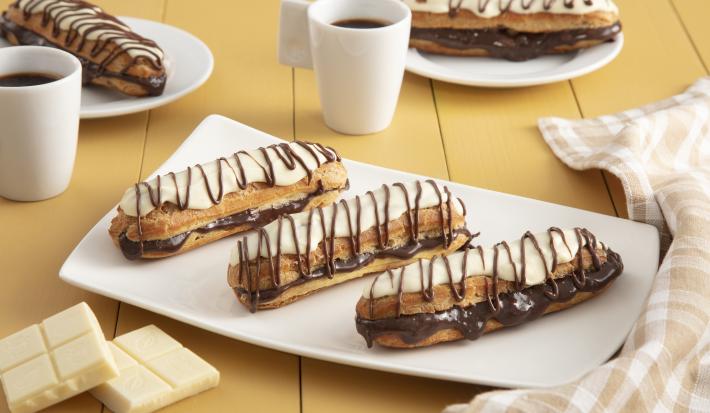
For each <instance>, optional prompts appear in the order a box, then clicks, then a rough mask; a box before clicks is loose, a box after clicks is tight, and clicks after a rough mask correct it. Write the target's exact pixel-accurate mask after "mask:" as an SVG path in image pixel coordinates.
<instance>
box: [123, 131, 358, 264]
mask: <svg viewBox="0 0 710 413" xmlns="http://www.w3.org/2000/svg"><path fill="white" fill-rule="evenodd" d="M295 146H297V147H299V148H302V151H301V154H299V153H298V152H297V151H295V150H294V147H295ZM256 153H259V154H260V155H261V157H260V159H257V157H256V154H255V152H251V153H250V152H247V151H244V150H241V151H238V152H236V153H234V154H233V155H232V156H231V157H229V158H227V157H220V158H218V159H217V160H216V161H214V163H215V165H216V169H215V172H214V174H213V175H214V176H210V174H209V173H207V172H206V171H205V168H206V165H200V164H198V165H195V166H192V167H188V168H187V169H186V170H185V171H184V172H183V174H184V175H185V179H184V181H185V182H184V183H182V182H180V181H181V180H182V179H178V175H176V174H175V173H174V172H169V173H168V174H166V175H164V176H160V175H158V176H156V177H155V178H154V179H153V180H152V181H144V182H139V183H137V184H135V185H134V186H133V194H134V205H135V211H133V213H131V214H130V215H134V216H135V219H136V229H137V234H138V240H131V239H129V238H128V237H127V236H126V234H125V232H124V233H122V234H120V235H119V246H120V247H121V250H122V251H123V253H124V255H125V256H126V258H128V259H137V258H140V257H142V256H143V254H144V253H145V252H146V251H160V252H174V251H177V250H179V249H180V248H181V247H182V245H183V244H184V242H185V241H186V240H187V238H188V237H189V235H190V234H191V233H192V232H198V233H207V232H210V231H215V230H222V229H229V228H233V227H236V226H239V225H243V224H252V225H253V226H261V225H264V224H267V223H269V222H271V221H273V220H274V219H276V217H277V216H279V215H281V214H284V213H292V212H298V211H300V210H302V209H303V208H305V207H306V205H308V202H309V201H310V200H311V199H313V198H314V197H316V196H318V195H321V194H323V193H325V192H326V191H325V190H324V188H323V186H322V184H321V183H320V182H319V183H318V188H317V189H316V190H315V191H313V192H312V193H310V194H308V195H306V196H305V197H303V198H301V199H297V200H293V201H287V202H284V203H282V204H280V205H276V206H274V207H271V208H263V209H248V210H244V211H240V212H237V213H235V214H232V215H229V216H226V217H220V218H217V219H216V220H214V221H212V222H210V223H208V224H206V225H204V226H202V227H200V228H196V229H194V230H190V231H187V232H182V233H180V234H175V235H174V236H172V237H169V238H167V239H160V240H144V237H143V226H142V217H143V216H144V215H145V214H147V213H149V212H151V211H152V210H153V209H158V208H162V207H163V206H164V204H165V203H170V204H172V205H174V207H177V209H178V210H180V211H184V210H187V209H190V208H191V207H192V205H191V201H192V198H193V195H194V192H193V191H194V190H197V189H196V188H194V186H195V185H196V182H199V181H201V182H202V183H203V185H204V186H203V190H204V193H205V194H206V196H207V199H208V200H209V202H210V204H211V205H213V206H214V205H219V204H220V203H221V202H222V200H223V199H224V197H225V196H226V195H227V194H228V193H229V192H234V191H228V190H227V189H226V188H225V180H226V179H227V175H229V176H230V177H233V178H234V182H235V184H236V185H235V188H234V190H237V189H239V190H244V189H246V188H247V187H248V186H249V184H251V183H252V180H250V178H249V176H251V175H252V174H253V173H254V169H257V170H258V171H259V172H260V175H261V181H263V182H264V183H265V184H266V185H267V186H268V187H274V186H276V185H277V182H278V180H279V175H278V173H277V171H278V169H277V168H276V167H275V162H278V163H279V164H280V165H281V166H282V167H283V169H285V170H286V171H294V170H296V169H297V168H299V169H300V170H302V171H303V174H304V175H305V177H306V178H307V182H308V183H309V184H310V182H311V180H312V179H313V170H314V169H315V168H312V167H310V166H309V165H314V166H315V167H316V168H317V167H320V166H321V165H322V164H324V163H328V162H339V161H340V160H341V159H340V155H338V153H337V152H336V151H335V150H334V149H332V148H329V147H328V148H327V147H325V146H323V145H321V144H318V143H307V142H302V141H296V142H293V143H280V144H274V145H270V146H267V147H262V148H258V149H257V150H256ZM303 154H307V155H303ZM304 156H307V157H308V158H309V159H308V160H306V158H305V157H304ZM321 159H323V160H324V161H323V160H321ZM246 161H249V162H250V165H251V166H252V168H251V169H252V170H248V168H247V167H246V166H245V162H246ZM196 175H197V176H196ZM166 180H167V182H169V184H168V185H167V186H165V185H164V184H165V181H166ZM211 182H213V183H214V182H216V185H214V186H213V183H211ZM345 186H346V187H347V186H348V184H347V182H346V185H345ZM342 189H345V188H338V190H342ZM163 191H170V193H171V194H174V199H172V198H171V199H170V200H167V199H165V196H164V194H163ZM146 197H147V200H148V202H149V203H148V204H147V205H149V206H151V207H152V208H151V209H150V210H148V211H146V210H145V208H142V205H143V204H144V199H146ZM124 198H125V196H124ZM122 202H125V201H122ZM200 209H204V208H200Z"/></svg>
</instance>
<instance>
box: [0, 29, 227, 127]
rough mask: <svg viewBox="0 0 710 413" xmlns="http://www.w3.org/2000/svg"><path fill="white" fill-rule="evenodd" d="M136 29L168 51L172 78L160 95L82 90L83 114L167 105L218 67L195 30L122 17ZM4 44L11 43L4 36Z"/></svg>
mask: <svg viewBox="0 0 710 413" xmlns="http://www.w3.org/2000/svg"><path fill="white" fill-rule="evenodd" d="M120 19H121V20H123V21H124V22H125V23H126V24H127V25H129V26H130V27H131V29H133V30H134V31H135V32H136V33H138V34H140V35H141V36H143V37H146V38H148V39H151V40H155V41H156V42H157V43H158V45H159V46H160V47H161V48H162V49H163V51H164V52H165V60H166V70H167V72H168V80H167V83H166V85H165V91H164V92H163V94H162V95H160V96H151V97H141V98H136V97H131V96H126V95H124V94H122V93H119V92H116V91H113V90H109V89H106V88H103V87H100V86H93V85H89V86H84V87H83V89H82V91H81V118H82V119H90V118H105V117H111V116H119V115H127V114H129V113H136V112H142V111H144V110H148V109H154V108H157V107H159V106H163V105H167V104H168V103H171V102H173V101H175V100H177V99H179V98H181V97H183V96H185V95H187V94H188V93H190V92H192V91H193V90H195V89H197V88H198V87H200V86H201V85H202V84H203V83H205V82H206V81H207V79H209V77H210V75H211V74H212V68H213V67H214V58H213V57H212V52H211V51H210V49H209V48H208V47H207V45H206V44H204V43H203V42H202V41H201V40H200V39H198V38H197V37H195V36H193V35H192V34H190V33H188V32H186V31H184V30H182V29H178V28H177V27H173V26H169V25H167V24H163V23H158V22H154V21H151V20H144V19H137V18H134V17H120ZM0 47H10V44H9V43H8V42H7V41H5V39H2V38H0Z"/></svg>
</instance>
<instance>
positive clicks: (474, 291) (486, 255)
mask: <svg viewBox="0 0 710 413" xmlns="http://www.w3.org/2000/svg"><path fill="white" fill-rule="evenodd" d="M623 268H624V266H623V263H622V261H621V257H620V256H619V255H618V254H616V253H615V252H613V251H612V250H610V249H608V248H607V247H606V245H604V244H602V243H601V242H598V241H597V239H596V237H595V236H594V235H593V234H592V233H591V232H589V231H588V230H586V229H580V228H575V229H567V230H561V229H559V228H550V229H549V230H548V231H547V232H544V233H540V234H532V233H530V232H526V233H525V235H523V237H522V238H521V239H520V240H518V241H515V242H511V243H507V242H501V243H499V244H496V245H494V246H493V247H492V248H482V247H480V246H479V247H476V248H471V247H470V246H467V248H464V249H462V250H461V251H458V252H456V253H453V254H451V255H448V256H437V257H434V258H433V259H431V260H419V261H418V262H416V263H413V264H410V265H408V266H405V267H402V268H400V269H396V270H390V271H386V272H383V273H380V274H378V275H377V276H376V277H375V278H374V279H373V280H372V282H371V283H370V284H369V285H368V286H367V287H366V288H365V289H364V291H363V295H362V297H361V298H360V300H359V301H358V303H357V306H356V313H357V316H356V327H357V331H358V332H359V333H360V334H361V335H362V336H363V337H364V338H365V340H366V341H367V344H368V346H372V344H373V342H374V343H377V344H379V345H381V346H385V347H395V348H413V347H424V346H430V345H433V344H437V343H442V342H447V341H455V340H461V339H469V340H475V339H477V338H479V337H480V336H481V335H482V334H485V333H488V332H491V331H494V330H497V329H499V328H503V327H512V326H515V325H519V324H522V323H525V322H529V321H533V320H535V319H537V318H539V317H541V316H542V315H544V314H548V313H552V312H555V311H559V310H564V309H566V308H568V307H571V306H573V305H575V304H578V303H580V302H582V301H585V300H587V299H589V298H592V297H594V296H595V295H597V294H599V293H601V292H602V291H604V290H605V289H607V288H608V287H609V286H610V285H611V284H612V283H613V282H614V281H615V280H616V278H617V277H618V276H619V275H620V274H621V273H622V271H623Z"/></svg>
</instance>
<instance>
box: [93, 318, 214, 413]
mask: <svg viewBox="0 0 710 413" xmlns="http://www.w3.org/2000/svg"><path fill="white" fill-rule="evenodd" d="M108 345H109V347H110V348H111V351H112V352H113V356H114V358H115V360H116V364H117V365H118V369H119V370H120V376H119V377H116V378H115V379H112V380H109V381H108V382H106V383H104V384H102V385H100V386H98V387H96V388H95V389H93V390H91V394H92V395H93V396H94V397H96V398H97V399H99V400H100V401H101V402H102V403H104V404H105V405H106V406H107V407H108V408H109V409H111V410H113V411H114V413H146V412H153V411H155V410H158V409H161V408H163V407H165V406H167V405H169V404H172V403H175V402H177V401H179V400H182V399H185V398H187V397H190V396H194V395H196V394H197V393H200V392H203V391H205V390H208V389H211V388H212V387H216V386H217V385H218V384H219V372H218V371H217V369H215V368H214V367H212V366H211V365H210V364H208V363H207V362H206V361H204V360H202V359H201V358H200V357H198V356H197V355H196V354H195V353H193V352H192V351H190V350H188V349H186V348H185V347H183V346H182V344H180V343H178V342H177V341H176V340H175V339H173V338H172V337H170V336H169V335H167V334H165V333H164V332H163V331H162V330H160V329H159V328H158V327H156V326H154V325H149V326H146V327H143V328H141V329H138V330H135V331H132V332H130V333H128V334H124V335H122V336H120V337H117V338H116V339H114V340H113V342H109V343H108Z"/></svg>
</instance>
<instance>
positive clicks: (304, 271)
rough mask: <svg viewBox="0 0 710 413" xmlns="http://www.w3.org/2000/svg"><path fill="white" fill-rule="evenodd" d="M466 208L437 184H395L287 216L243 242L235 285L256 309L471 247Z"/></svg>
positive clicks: (231, 273) (233, 269) (235, 261)
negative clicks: (420, 259) (373, 273)
mask: <svg viewBox="0 0 710 413" xmlns="http://www.w3.org/2000/svg"><path fill="white" fill-rule="evenodd" d="M465 214H466V212H465V207H464V205H463V202H462V201H461V200H460V199H455V198H454V197H453V195H452V194H451V193H450V191H449V190H448V188H447V187H445V186H444V187H442V186H440V185H439V184H437V183H435V182H434V181H431V180H427V181H415V182H410V183H406V184H402V183H395V184H393V185H383V186H382V187H380V188H378V189H376V190H373V191H368V192H367V193H366V194H364V195H360V196H357V197H355V198H352V199H349V200H341V201H339V202H337V203H335V204H332V205H330V206H327V207H319V208H316V209H313V210H311V211H309V212H301V213H298V214H293V215H286V216H282V217H280V218H279V219H278V221H276V222H272V223H271V224H269V225H267V226H265V227H264V228H262V229H260V230H258V231H254V232H250V233H248V234H246V235H244V236H243V237H240V238H239V239H238V240H237V243H236V245H235V247H234V249H233V250H232V256H231V260H230V265H229V269H228V282H229V286H230V287H232V288H233V289H234V292H235V294H236V296H237V298H238V299H239V301H240V302H241V303H242V304H244V305H245V306H247V307H248V308H249V309H250V310H251V311H252V312H254V311H256V310H257V309H271V308H277V307H281V306H283V305H286V304H289V303H291V302H293V301H296V300H299V299H301V298H303V297H305V296H307V295H309V294H311V293H314V292H316V291H318V290H320V289H322V288H326V287H329V286H332V285H335V284H340V283H342V282H345V281H348V280H351V279H355V278H359V277H362V276H364V275H366V274H369V273H372V272H379V271H384V270H386V269H388V268H394V267H399V266H402V265H406V264H408V263H410V262H413V261H415V260H417V259H418V258H430V257H431V256H433V255H435V254H443V253H449V252H453V251H455V250H457V249H458V248H460V247H461V246H462V245H464V243H466V242H467V241H468V240H469V238H470V234H469V232H468V231H467V230H466V227H465V225H466V223H465Z"/></svg>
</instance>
